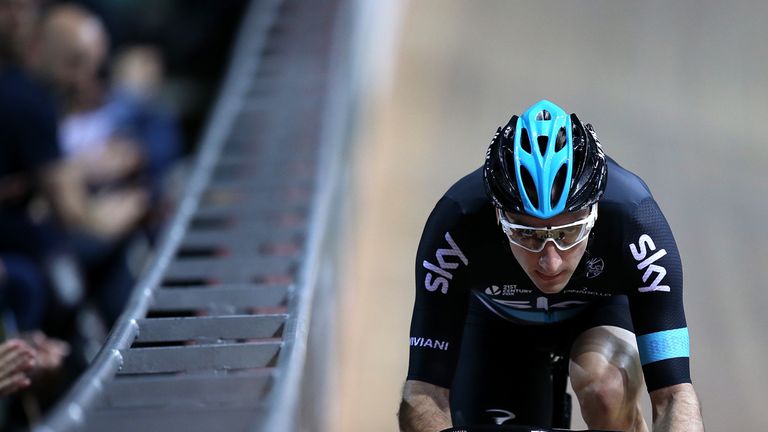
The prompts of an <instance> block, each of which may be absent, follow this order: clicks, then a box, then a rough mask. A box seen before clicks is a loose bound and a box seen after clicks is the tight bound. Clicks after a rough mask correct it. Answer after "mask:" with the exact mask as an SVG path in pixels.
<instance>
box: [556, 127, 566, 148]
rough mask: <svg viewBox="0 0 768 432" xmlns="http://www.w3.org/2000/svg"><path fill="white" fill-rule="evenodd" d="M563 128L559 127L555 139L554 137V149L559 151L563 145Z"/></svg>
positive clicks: (564, 139) (564, 138) (564, 137)
mask: <svg viewBox="0 0 768 432" xmlns="http://www.w3.org/2000/svg"><path fill="white" fill-rule="evenodd" d="M565 141H566V136H565V128H560V130H559V131H558V132H557V139H555V151H556V152H559V151H560V150H562V149H563V147H565Z"/></svg>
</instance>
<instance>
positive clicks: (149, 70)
mask: <svg viewBox="0 0 768 432" xmlns="http://www.w3.org/2000/svg"><path fill="white" fill-rule="evenodd" d="M163 69H164V67H163V55H162V53H161V52H160V50H158V49H157V48H155V47H153V46H151V45H136V46H132V47H130V48H127V49H125V50H124V51H122V52H121V53H120V54H119V55H117V56H116V58H115V62H114V68H113V71H112V75H111V78H112V80H113V84H114V85H115V86H116V87H118V88H120V89H121V90H123V91H127V92H129V93H131V94H133V95H134V96H137V97H141V98H152V97H153V96H155V95H156V94H157V92H158V91H159V88H160V86H161V85H162V83H163V74H164V71H163Z"/></svg>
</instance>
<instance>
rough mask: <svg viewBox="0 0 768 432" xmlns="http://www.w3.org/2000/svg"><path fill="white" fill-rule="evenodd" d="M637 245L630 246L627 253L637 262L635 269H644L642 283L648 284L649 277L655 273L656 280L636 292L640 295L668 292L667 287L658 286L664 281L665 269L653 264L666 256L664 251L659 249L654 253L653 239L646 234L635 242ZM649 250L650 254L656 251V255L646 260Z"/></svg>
mask: <svg viewBox="0 0 768 432" xmlns="http://www.w3.org/2000/svg"><path fill="white" fill-rule="evenodd" d="M637 244H638V245H639V246H636V245H634V244H630V245H629V251H630V252H632V256H633V257H634V258H635V261H637V262H638V264H637V269H638V270H642V269H646V270H645V273H643V282H644V283H648V280H649V279H650V278H651V275H653V274H654V273H656V278H655V279H654V280H653V281H652V282H651V283H650V285H648V286H646V287H640V288H638V289H637V290H638V291H640V292H641V293H644V292H649V291H665V292H669V290H670V288H669V285H659V284H660V283H661V281H662V280H663V279H664V276H666V275H667V269H665V268H664V267H662V266H660V265H656V264H654V263H655V262H656V261H658V260H660V259H661V258H662V257H664V256H665V255H666V254H667V251H666V249H659V250H658V251H656V244H654V243H653V239H652V238H651V236H649V235H648V234H643V235H641V236H640V238H639V239H638V240H637ZM649 249H650V251H651V252H653V251H656V253H654V254H653V255H651V256H649V257H647V258H646V256H647V255H648V250H649Z"/></svg>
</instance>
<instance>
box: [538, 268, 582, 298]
mask: <svg viewBox="0 0 768 432" xmlns="http://www.w3.org/2000/svg"><path fill="white" fill-rule="evenodd" d="M571 274H572V272H569V271H563V272H561V273H559V274H557V275H555V276H546V275H544V274H541V273H539V272H538V271H535V270H534V272H533V275H532V276H533V277H532V278H531V279H533V283H534V285H536V288H538V289H539V291H541V292H543V293H544V294H557V293H559V292H560V291H562V290H563V288H565V286H566V285H567V284H568V281H569V280H570V279H571Z"/></svg>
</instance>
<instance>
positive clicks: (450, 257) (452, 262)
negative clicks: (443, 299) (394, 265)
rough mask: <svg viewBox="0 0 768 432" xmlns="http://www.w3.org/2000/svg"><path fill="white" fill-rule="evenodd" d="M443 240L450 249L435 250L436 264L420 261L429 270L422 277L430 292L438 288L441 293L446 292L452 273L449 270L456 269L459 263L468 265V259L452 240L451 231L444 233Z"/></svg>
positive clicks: (425, 286)
mask: <svg viewBox="0 0 768 432" xmlns="http://www.w3.org/2000/svg"><path fill="white" fill-rule="evenodd" d="M445 241H447V242H448V245H449V246H450V249H447V248H440V249H438V250H437V252H435V258H436V260H437V264H436V265H435V264H432V263H431V262H429V261H427V260H424V262H423V263H422V265H423V266H424V268H425V269H427V270H429V272H428V273H427V275H426V276H425V277H424V288H426V289H427V291H430V292H434V291H437V290H440V292H441V293H443V294H448V285H449V281H450V280H451V279H453V273H451V272H450V271H449V270H456V269H457V268H459V265H461V264H464V265H469V260H468V259H467V257H466V256H465V255H464V252H462V251H461V249H459V246H458V245H457V244H456V242H455V241H453V237H451V233H449V232H446V233H445Z"/></svg>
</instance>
